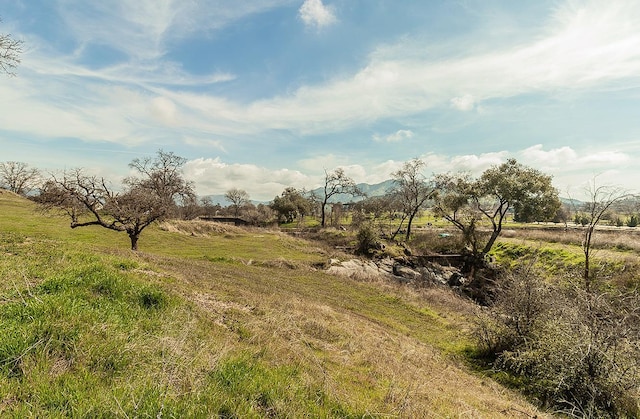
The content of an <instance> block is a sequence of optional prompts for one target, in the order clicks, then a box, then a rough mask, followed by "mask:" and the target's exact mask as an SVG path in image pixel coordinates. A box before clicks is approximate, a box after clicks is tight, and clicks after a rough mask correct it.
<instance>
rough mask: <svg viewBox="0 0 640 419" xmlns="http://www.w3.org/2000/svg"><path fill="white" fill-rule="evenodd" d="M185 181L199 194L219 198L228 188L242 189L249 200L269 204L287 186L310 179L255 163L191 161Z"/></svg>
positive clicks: (300, 183)
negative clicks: (192, 185) (248, 196)
mask: <svg viewBox="0 0 640 419" xmlns="http://www.w3.org/2000/svg"><path fill="white" fill-rule="evenodd" d="M184 174H185V178H186V179H189V180H192V181H193V182H195V185H196V190H197V192H198V194H199V195H221V194H224V193H225V192H226V191H228V190H229V189H231V188H239V189H244V190H245V191H247V192H248V193H249V195H250V196H251V198H252V199H256V200H262V201H269V200H271V199H273V197H274V196H276V195H280V193H282V191H283V190H284V189H285V188H287V187H289V186H294V187H298V188H299V187H303V186H307V185H309V184H310V183H311V182H310V178H309V177H308V176H306V175H304V174H302V173H301V172H298V171H296V170H289V169H278V170H272V169H267V168H264V167H260V166H257V165H254V164H238V163H235V164H228V163H225V162H223V161H222V160H221V159H220V158H219V157H218V158H215V159H211V158H208V159H205V158H200V159H195V160H190V161H188V162H187V164H186V165H185V167H184Z"/></svg>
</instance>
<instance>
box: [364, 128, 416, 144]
mask: <svg viewBox="0 0 640 419" xmlns="http://www.w3.org/2000/svg"><path fill="white" fill-rule="evenodd" d="M409 138H413V131H411V130H408V129H401V130H398V131H396V132H394V133H393V134H389V135H380V134H374V135H373V141H375V142H378V143H381V142H386V143H398V142H401V141H403V140H407V139H409Z"/></svg>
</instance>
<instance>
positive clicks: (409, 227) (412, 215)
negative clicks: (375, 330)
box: [405, 212, 416, 242]
mask: <svg viewBox="0 0 640 419" xmlns="http://www.w3.org/2000/svg"><path fill="white" fill-rule="evenodd" d="M415 216H416V213H415V212H414V213H413V214H411V215H410V216H409V221H407V235H406V236H405V240H406V241H407V242H409V238H410V237H411V223H412V222H413V217H415Z"/></svg>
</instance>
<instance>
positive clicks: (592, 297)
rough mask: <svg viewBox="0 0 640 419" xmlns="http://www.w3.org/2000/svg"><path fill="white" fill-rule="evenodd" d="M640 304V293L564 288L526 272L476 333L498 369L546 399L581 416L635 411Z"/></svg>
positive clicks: (637, 411)
mask: <svg viewBox="0 0 640 419" xmlns="http://www.w3.org/2000/svg"><path fill="white" fill-rule="evenodd" d="M639 303H640V298H639V297H638V295H637V293H634V294H628V295H625V296H622V295H618V296H614V295H610V294H598V293H593V292H591V293H589V292H586V291H584V290H582V289H562V288H559V287H552V286H550V285H548V284H547V283H546V282H545V281H544V280H543V279H541V278H539V277H538V276H536V275H533V274H531V272H520V273H519V274H516V275H514V276H513V277H511V278H509V279H508V280H507V281H506V284H505V286H504V288H503V289H502V291H501V293H500V295H499V297H498V298H497V299H496V301H495V304H494V305H493V306H492V307H491V308H490V309H489V310H487V311H485V312H483V313H482V314H481V315H479V316H478V321H477V322H476V330H475V337H476V340H477V343H478V346H479V349H480V353H481V354H483V355H484V356H485V357H486V359H488V360H489V361H491V362H492V366H493V368H494V369H496V370H498V371H502V372H506V373H508V374H510V375H511V376H512V377H513V378H517V380H516V381H518V382H521V383H524V384H525V385H526V388H527V390H528V391H530V392H531V393H532V394H533V395H534V396H535V397H536V398H538V399H539V400H540V401H542V403H543V404H545V405H548V406H553V407H555V408H557V409H560V410H561V411H563V412H564V413H568V414H570V415H574V416H580V417H606V416H609V417H619V416H625V415H628V416H634V417H635V416H636V415H638V414H640V409H639V407H638V401H637V397H638V395H637V394H634V392H636V393H637V391H638V388H639V386H640V343H639V342H640V324H639V323H640V320H639V317H638V314H639V312H640V309H639V308H638V307H640V306H639Z"/></svg>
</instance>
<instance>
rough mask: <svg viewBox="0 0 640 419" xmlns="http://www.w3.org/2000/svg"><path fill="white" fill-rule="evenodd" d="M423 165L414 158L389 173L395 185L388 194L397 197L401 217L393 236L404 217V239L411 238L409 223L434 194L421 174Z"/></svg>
mask: <svg viewBox="0 0 640 419" xmlns="http://www.w3.org/2000/svg"><path fill="white" fill-rule="evenodd" d="M424 166H425V163H424V161H422V160H420V159H418V158H415V159H412V160H410V161H408V162H405V163H404V165H403V166H402V169H400V170H398V171H396V172H394V173H392V174H391V176H392V178H393V180H394V185H395V186H394V188H393V189H392V190H391V191H390V192H389V194H390V195H392V196H393V197H395V199H397V201H398V202H399V207H400V208H401V211H402V219H401V220H400V224H399V226H398V229H397V230H396V232H395V233H394V234H393V237H395V236H396V234H398V232H399V231H400V229H401V228H402V224H403V223H404V220H405V219H406V220H407V230H406V234H405V239H406V241H409V240H410V239H411V225H412V224H413V220H414V218H415V217H416V215H417V214H418V211H420V210H421V209H424V206H425V203H426V202H427V200H429V199H431V198H432V197H433V195H434V194H435V188H434V186H433V185H431V184H429V183H428V182H427V181H426V179H425V177H424V175H423V174H422V169H423V167H424Z"/></svg>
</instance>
